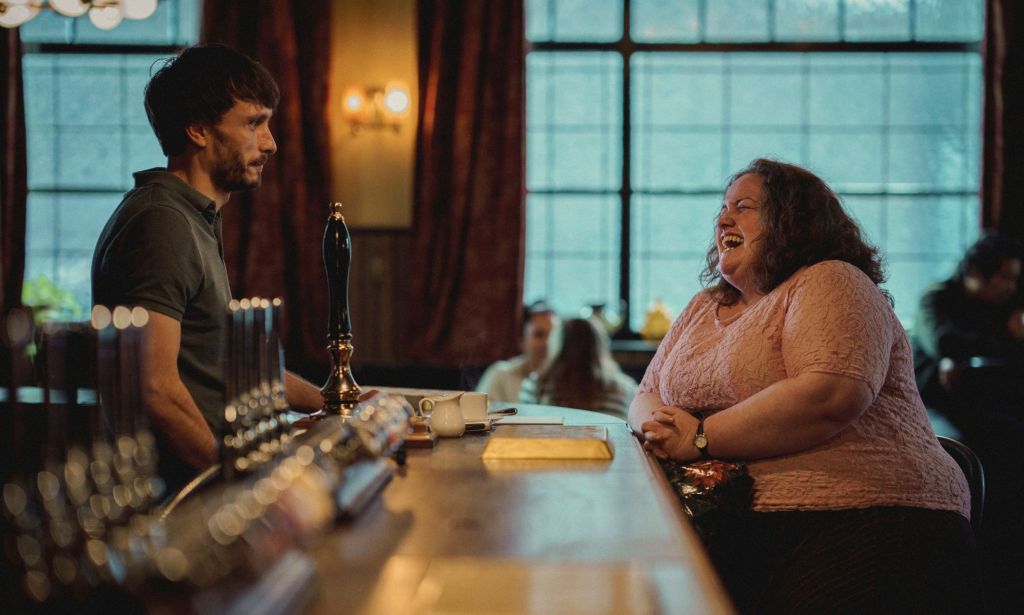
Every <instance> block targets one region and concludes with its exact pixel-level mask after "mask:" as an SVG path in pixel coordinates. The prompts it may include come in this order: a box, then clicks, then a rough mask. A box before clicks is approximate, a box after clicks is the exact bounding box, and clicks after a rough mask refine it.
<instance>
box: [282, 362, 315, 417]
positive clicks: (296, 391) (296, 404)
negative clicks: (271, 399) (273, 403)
mask: <svg viewBox="0 0 1024 615" xmlns="http://www.w3.org/2000/svg"><path fill="white" fill-rule="evenodd" d="M284 397H285V399H286V400H287V401H288V405H289V406H290V407H291V408H292V410H297V411H298V412H305V413H307V414H312V413H314V412H317V411H319V410H320V409H321V408H323V407H324V398H323V396H322V395H321V394H320V389H318V388H317V387H316V386H315V385H314V384H313V383H312V382H310V381H308V380H306V379H305V378H303V377H302V376H299V375H298V374H293V373H291V372H289V371H286V372H285V373H284Z"/></svg>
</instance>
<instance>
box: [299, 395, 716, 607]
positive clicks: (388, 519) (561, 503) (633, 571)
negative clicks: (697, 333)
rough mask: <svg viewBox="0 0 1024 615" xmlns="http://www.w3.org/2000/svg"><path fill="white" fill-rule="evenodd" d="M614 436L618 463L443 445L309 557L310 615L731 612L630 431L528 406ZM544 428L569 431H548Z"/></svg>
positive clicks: (467, 442)
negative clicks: (312, 573)
mask: <svg viewBox="0 0 1024 615" xmlns="http://www.w3.org/2000/svg"><path fill="white" fill-rule="evenodd" d="M518 407H519V416H561V417H563V418H564V422H565V425H567V426H572V425H599V426H602V427H605V428H607V431H608V439H609V440H610V441H611V442H612V444H613V447H614V459H612V460H610V461H580V460H518V461H515V460H486V461H485V460H483V459H481V453H482V452H483V450H484V447H485V446H486V444H487V442H488V440H489V439H490V438H493V437H496V436H497V437H507V436H512V437H514V436H516V435H517V434H527V433H530V432H529V430H530V429H531V428H532V429H536V427H535V426H526V425H521V426H520V425H501V424H500V423H499V424H498V425H497V426H496V427H495V429H494V430H493V431H492V432H490V433H482V434H466V435H465V436H463V437H461V438H441V439H440V440H438V442H437V444H436V446H435V447H434V448H432V449H429V448H427V449H409V452H408V460H407V465H406V467H405V468H404V469H403V470H400V471H399V473H398V474H397V475H396V476H395V477H394V478H393V479H392V481H391V482H390V483H389V484H388V485H387V486H386V487H385V488H384V490H383V492H382V493H381V494H380V495H379V496H378V497H377V498H375V500H374V501H373V502H372V503H371V504H370V505H368V507H367V508H366V509H365V510H363V511H362V512H361V513H360V514H359V516H358V517H357V518H356V519H355V520H353V521H350V522H344V523H341V524H339V525H338V526H337V527H336V528H335V529H334V530H333V531H332V532H331V533H329V534H328V535H327V536H325V537H324V538H323V539H322V540H321V541H320V542H319V543H318V544H316V545H312V546H311V548H310V549H309V553H310V554H311V555H312V557H313V558H314V559H315V561H316V565H317V573H318V574H317V576H318V577H319V583H318V587H317V589H316V593H315V595H314V596H313V597H312V599H311V602H310V603H309V605H308V608H307V612H308V613H313V614H321V613H322V614H326V613H364V614H378V613H379V614H388V615H392V614H399V613H424V614H427V613H430V614H442V613H444V614H455V613H460V614H484V613H495V614H496V613H501V614H508V615H511V614H526V613H530V614H538V615H540V614H543V615H548V614H558V613H572V614H592V613H593V614H598V613H600V614H616V615H619V614H626V613H728V612H731V608H732V607H731V606H730V603H729V600H728V598H727V597H726V595H725V593H724V591H723V590H722V589H721V585H720V583H719V581H718V580H717V578H716V576H715V573H714V571H713V569H712V568H711V565H710V563H709V562H708V560H707V558H706V556H705V555H704V552H703V550H702V548H701V546H700V544H699V542H698V540H697V538H696V536H695V535H694V534H693V532H692V530H691V529H690V527H689V525H688V523H687V521H686V520H685V518H684V517H683V516H682V513H681V512H680V511H679V505H678V502H677V500H676V499H675V498H674V496H673V495H672V493H671V492H670V491H669V490H668V486H667V483H666V482H665V481H664V479H663V478H662V476H661V474H660V471H659V470H658V468H657V467H656V466H654V465H653V464H652V463H651V462H650V461H649V460H648V458H647V456H646V455H645V454H644V452H643V450H642V448H641V447H640V446H639V444H638V443H637V441H636V440H635V439H634V438H633V437H632V435H631V434H630V433H629V428H628V426H627V425H626V423H624V422H623V421H621V420H619V419H616V418H614V417H610V416H605V415H602V414H598V413H593V412H587V411H582V410H571V409H567V408H555V407H550V406H532V405H527V404H519V405H518ZM547 429H560V428H558V427H550V426H549V427H548V428H547Z"/></svg>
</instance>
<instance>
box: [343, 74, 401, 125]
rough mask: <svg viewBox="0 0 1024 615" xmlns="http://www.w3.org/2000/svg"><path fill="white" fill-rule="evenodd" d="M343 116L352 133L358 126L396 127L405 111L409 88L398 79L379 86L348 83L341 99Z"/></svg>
mask: <svg viewBox="0 0 1024 615" xmlns="http://www.w3.org/2000/svg"><path fill="white" fill-rule="evenodd" d="M342 109H343V110H344V113H345V120H346V121H348V123H349V125H350V127H351V129H352V134H353V135H356V134H359V131H360V130H381V129H386V128H390V129H392V130H394V131H395V132H398V131H399V128H400V127H401V125H402V120H404V119H405V117H406V116H407V115H409V88H407V87H405V85H404V84H401V83H397V82H396V83H389V84H388V85H387V86H385V87H381V86H359V85H353V86H349V87H348V88H347V89H346V90H345V96H344V98H343V99H342Z"/></svg>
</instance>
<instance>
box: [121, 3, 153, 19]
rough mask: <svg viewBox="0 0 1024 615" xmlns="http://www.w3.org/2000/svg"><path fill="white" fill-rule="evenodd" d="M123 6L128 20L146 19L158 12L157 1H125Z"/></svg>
mask: <svg viewBox="0 0 1024 615" xmlns="http://www.w3.org/2000/svg"><path fill="white" fill-rule="evenodd" d="M121 6H123V7H124V16H125V17H126V18H127V19H145V18H147V17H149V16H150V15H152V14H153V13H154V12H155V11H156V0H124V2H122V3H121Z"/></svg>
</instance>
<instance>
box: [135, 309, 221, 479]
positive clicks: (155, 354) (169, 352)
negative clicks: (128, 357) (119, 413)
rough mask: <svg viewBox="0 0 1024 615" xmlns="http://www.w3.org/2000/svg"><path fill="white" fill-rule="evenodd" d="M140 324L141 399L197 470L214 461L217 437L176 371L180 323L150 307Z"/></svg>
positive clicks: (159, 427) (177, 450)
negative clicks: (144, 325)
mask: <svg viewBox="0 0 1024 615" xmlns="http://www.w3.org/2000/svg"><path fill="white" fill-rule="evenodd" d="M149 314H150V318H149V325H148V326H147V327H145V328H143V330H142V331H143V333H142V336H143V337H142V343H143V356H144V357H145V361H144V362H143V369H142V378H141V381H142V400H143V403H144V405H145V407H146V408H147V409H148V411H149V416H150V420H151V421H152V423H153V427H154V428H155V429H156V430H157V431H159V432H160V433H161V434H163V435H164V437H165V439H166V440H167V442H168V443H169V444H170V446H171V448H172V449H173V450H174V452H175V453H176V454H177V455H178V456H179V457H181V458H182V459H183V460H185V462H187V463H188V464H189V465H191V466H192V467H194V468H196V469H197V470H204V469H206V468H208V467H209V466H211V465H213V464H215V463H217V439H216V438H215V437H214V435H213V432H212V431H211V430H210V426H209V425H208V424H207V423H206V419H204V418H203V414H202V413H201V412H200V411H199V407H198V406H196V402H195V400H193V399H192V395H191V394H190V393H189V392H188V389H186V388H185V384H184V383H183V382H182V381H181V376H180V374H179V373H178V351H179V350H180V348H181V323H180V322H178V321H177V320H175V319H173V318H171V317H170V316H166V315H164V314H161V313H159V312H153V311H151V312H150V313H149Z"/></svg>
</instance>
